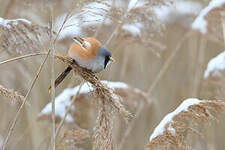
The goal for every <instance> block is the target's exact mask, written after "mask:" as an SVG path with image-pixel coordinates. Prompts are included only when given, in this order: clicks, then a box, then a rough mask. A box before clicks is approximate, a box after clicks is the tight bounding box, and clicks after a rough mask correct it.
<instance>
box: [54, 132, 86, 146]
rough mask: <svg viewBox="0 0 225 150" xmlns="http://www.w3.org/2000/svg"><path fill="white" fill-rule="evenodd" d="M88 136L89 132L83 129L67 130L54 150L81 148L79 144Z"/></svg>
mask: <svg viewBox="0 0 225 150" xmlns="http://www.w3.org/2000/svg"><path fill="white" fill-rule="evenodd" d="M89 138H90V135H89V132H88V131H87V130H85V129H77V130H74V129H72V130H67V131H65V132H64V135H63V137H62V138H61V139H60V140H59V142H58V144H57V145H56V150H81V149H80V148H79V145H81V144H83V143H85V142H86V141H87V140H88V139H89Z"/></svg>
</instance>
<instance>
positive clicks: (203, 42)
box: [193, 37, 207, 97]
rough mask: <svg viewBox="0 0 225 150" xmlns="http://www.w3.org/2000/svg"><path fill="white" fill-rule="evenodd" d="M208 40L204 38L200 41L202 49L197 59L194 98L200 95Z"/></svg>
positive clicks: (200, 48)
mask: <svg viewBox="0 0 225 150" xmlns="http://www.w3.org/2000/svg"><path fill="white" fill-rule="evenodd" d="M206 43H207V39H205V38H204V37H201V40H200V47H199V51H198V57H197V65H196V71H195V78H194V83H193V84H194V87H193V96H194V97H198V96H199V93H200V86H201V80H202V76H203V73H204V67H203V65H204V57H205V48H206Z"/></svg>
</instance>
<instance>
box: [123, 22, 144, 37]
mask: <svg viewBox="0 0 225 150" xmlns="http://www.w3.org/2000/svg"><path fill="white" fill-rule="evenodd" d="M141 28H142V24H140V23H135V24H127V23H126V24H124V25H123V26H122V29H123V30H124V31H126V32H128V33H130V34H131V35H133V36H135V37H136V36H140V35H141Z"/></svg>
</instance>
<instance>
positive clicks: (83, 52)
mask: <svg viewBox="0 0 225 150" xmlns="http://www.w3.org/2000/svg"><path fill="white" fill-rule="evenodd" d="M83 39H84V40H86V41H87V42H89V43H90V47H88V46H86V45H84V48H85V49H83V48H82V47H81V46H80V45H78V44H77V43H76V42H74V43H73V44H72V45H71V47H70V49H69V52H68V53H69V56H70V57H72V58H76V57H79V58H80V59H84V60H89V59H92V58H93V57H94V56H96V54H97V52H98V48H99V46H100V45H101V43H100V42H99V41H98V40H96V39H95V38H92V37H87V38H83ZM80 42H81V43H82V42H83V41H80Z"/></svg>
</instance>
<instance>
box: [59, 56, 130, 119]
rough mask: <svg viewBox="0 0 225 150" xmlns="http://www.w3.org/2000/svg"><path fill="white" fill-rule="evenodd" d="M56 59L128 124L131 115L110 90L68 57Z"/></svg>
mask: <svg viewBox="0 0 225 150" xmlns="http://www.w3.org/2000/svg"><path fill="white" fill-rule="evenodd" d="M56 57H57V58H58V59H60V60H62V61H63V62H65V63H67V64H68V65H70V66H71V67H72V68H73V71H74V72H75V73H76V74H78V75H79V76H80V77H81V78H83V79H84V80H85V81H87V82H89V83H91V84H92V86H93V88H94V89H95V94H96V95H97V97H98V98H100V99H102V100H104V101H105V102H106V103H109V104H110V105H111V106H112V108H114V109H115V110H116V111H117V112H119V114H120V115H121V116H123V117H124V119H125V120H126V121H128V122H129V121H130V120H131V119H132V117H133V116H132V114H131V113H130V112H129V111H127V110H126V109H125V107H124V106H123V105H122V104H121V102H120V97H118V96H117V95H115V94H114V93H113V91H112V89H110V88H108V87H106V86H105V85H104V84H102V83H101V81H100V80H99V79H98V77H97V76H95V75H94V74H93V73H91V72H90V71H88V70H87V69H85V68H81V67H79V66H78V65H77V64H75V63H74V62H73V60H72V58H70V57H68V56H61V55H56Z"/></svg>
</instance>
